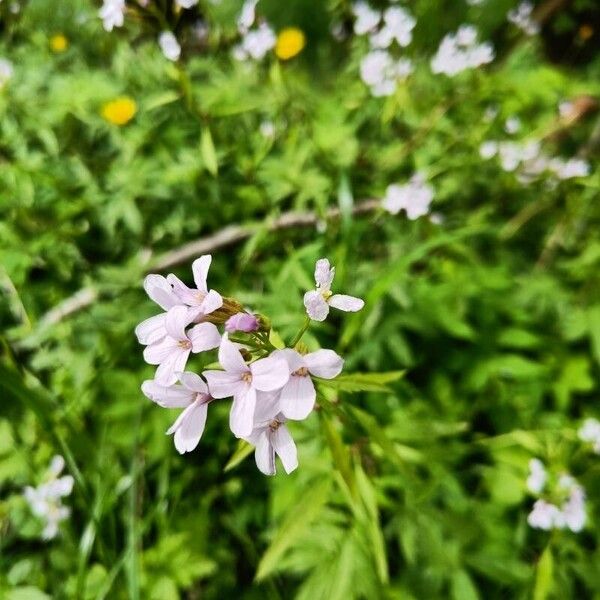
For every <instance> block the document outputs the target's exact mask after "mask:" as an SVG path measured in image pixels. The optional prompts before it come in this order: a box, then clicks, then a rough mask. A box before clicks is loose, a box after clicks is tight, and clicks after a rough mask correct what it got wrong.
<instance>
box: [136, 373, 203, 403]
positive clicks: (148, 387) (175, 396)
mask: <svg viewBox="0 0 600 600" xmlns="http://www.w3.org/2000/svg"><path fill="white" fill-rule="evenodd" d="M142 392H143V393H144V395H145V396H146V398H149V399H150V400H152V402H156V404H158V405H159V406H162V407H163V408H186V407H187V406H189V405H190V404H191V403H192V402H193V401H194V399H195V397H196V392H194V391H191V390H189V389H187V388H185V387H183V386H182V385H179V384H175V385H171V386H164V385H160V384H159V383H156V381H154V380H153V379H148V380H146V381H144V383H142Z"/></svg>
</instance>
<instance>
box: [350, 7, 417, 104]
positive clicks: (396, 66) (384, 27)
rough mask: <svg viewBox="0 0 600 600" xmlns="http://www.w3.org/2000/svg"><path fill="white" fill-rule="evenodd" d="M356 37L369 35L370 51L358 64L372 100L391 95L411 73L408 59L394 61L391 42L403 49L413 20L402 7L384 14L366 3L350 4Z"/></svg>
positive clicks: (391, 9)
mask: <svg viewBox="0 0 600 600" xmlns="http://www.w3.org/2000/svg"><path fill="white" fill-rule="evenodd" d="M352 11H353V14H354V17H355V21H354V32H355V33H356V35H360V36H362V35H367V34H368V35H369V45H370V46H371V51H370V52H369V53H368V54H367V55H365V56H364V57H363V59H362V61H361V63H360V76H361V79H362V80H363V81H364V83H365V84H366V85H368V86H369V88H370V90H371V94H372V95H373V96H375V97H379V96H390V95H391V94H393V93H394V91H395V90H396V85H397V83H398V80H401V79H404V78H406V77H408V75H410V74H411V73H412V71H413V65H412V62H411V61H410V59H408V58H404V57H403V58H400V59H395V58H394V57H393V56H392V55H391V54H390V53H389V51H388V49H389V48H390V47H391V46H392V44H393V43H394V42H396V44H397V45H398V46H400V47H401V48H405V47H406V46H408V45H409V44H410V43H411V42H412V31H413V29H414V27H415V25H416V20H415V18H414V17H413V16H412V15H411V14H410V13H409V12H408V11H407V10H406V9H404V8H402V7H400V6H392V7H390V8H388V9H387V10H385V11H384V12H383V13H382V12H380V11H377V10H374V9H373V8H371V7H370V6H369V5H368V4H367V3H366V2H358V3H356V4H354V5H353V7H352Z"/></svg>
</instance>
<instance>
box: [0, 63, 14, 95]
mask: <svg viewBox="0 0 600 600" xmlns="http://www.w3.org/2000/svg"><path fill="white" fill-rule="evenodd" d="M13 72H14V68H13V64H12V63H11V62H10V60H7V59H6V58H0V89H1V88H3V87H4V86H5V85H6V84H7V83H8V80H9V79H10V78H11V77H12V76H13Z"/></svg>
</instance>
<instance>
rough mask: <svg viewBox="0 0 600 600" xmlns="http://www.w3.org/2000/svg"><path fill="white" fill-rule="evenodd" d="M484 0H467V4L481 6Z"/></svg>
mask: <svg viewBox="0 0 600 600" xmlns="http://www.w3.org/2000/svg"><path fill="white" fill-rule="evenodd" d="M484 2H485V0H467V4H468V5H469V6H481V5H482V4H483V3H484Z"/></svg>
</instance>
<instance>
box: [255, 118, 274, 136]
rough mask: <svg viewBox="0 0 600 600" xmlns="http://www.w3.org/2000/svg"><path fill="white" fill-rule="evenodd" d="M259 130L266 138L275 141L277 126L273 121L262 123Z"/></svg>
mask: <svg viewBox="0 0 600 600" xmlns="http://www.w3.org/2000/svg"><path fill="white" fill-rule="evenodd" d="M258 130H259V132H260V135H262V136H263V137H264V138H267V139H273V138H274V137H275V124H274V123H273V121H262V122H261V124H260V126H259V128H258Z"/></svg>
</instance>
